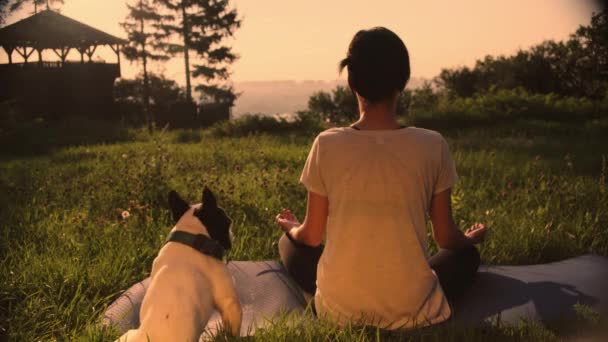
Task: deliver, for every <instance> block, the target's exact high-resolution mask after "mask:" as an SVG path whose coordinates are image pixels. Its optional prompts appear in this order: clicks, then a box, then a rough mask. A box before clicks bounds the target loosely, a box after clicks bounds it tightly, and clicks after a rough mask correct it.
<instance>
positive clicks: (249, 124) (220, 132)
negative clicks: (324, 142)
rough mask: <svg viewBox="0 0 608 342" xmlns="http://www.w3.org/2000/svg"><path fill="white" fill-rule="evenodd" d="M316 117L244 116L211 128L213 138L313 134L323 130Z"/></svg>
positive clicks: (310, 115)
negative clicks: (292, 118)
mask: <svg viewBox="0 0 608 342" xmlns="http://www.w3.org/2000/svg"><path fill="white" fill-rule="evenodd" d="M323 128H324V126H323V125H322V124H321V122H320V120H319V119H318V117H316V116H315V115H314V114H311V113H309V112H298V114H297V117H296V118H295V120H287V119H285V118H276V117H272V116H264V115H261V114H254V115H245V116H242V117H240V118H238V119H234V120H230V121H224V122H220V123H218V124H216V125H214V126H212V127H211V129H210V131H211V134H213V135H215V136H233V137H234V136H247V135H251V134H258V133H268V134H277V135H280V134H285V133H293V132H298V133H303V134H314V133H318V132H320V131H321V130H323Z"/></svg>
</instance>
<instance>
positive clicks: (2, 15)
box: [0, 0, 64, 24]
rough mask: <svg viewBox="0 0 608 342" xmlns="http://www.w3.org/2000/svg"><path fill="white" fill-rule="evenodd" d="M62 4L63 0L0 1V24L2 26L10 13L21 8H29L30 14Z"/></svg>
mask: <svg viewBox="0 0 608 342" xmlns="http://www.w3.org/2000/svg"><path fill="white" fill-rule="evenodd" d="M63 3H64V0H0V24H4V21H5V20H6V18H7V17H8V16H9V15H10V14H11V13H12V12H15V11H18V10H20V9H22V8H31V11H32V12H38V11H41V10H43V9H46V6H49V8H51V9H52V6H54V5H63Z"/></svg>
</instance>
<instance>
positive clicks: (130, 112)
mask: <svg viewBox="0 0 608 342" xmlns="http://www.w3.org/2000/svg"><path fill="white" fill-rule="evenodd" d="M148 80H149V96H150V107H149V110H150V112H151V113H153V115H154V116H168V115H169V114H170V112H171V111H172V109H173V108H175V107H176V105H178V104H180V103H183V102H184V101H185V95H184V91H183V89H182V88H180V87H179V85H178V84H177V83H176V82H175V81H173V80H169V79H166V78H164V77H163V76H162V75H155V74H152V73H150V74H149V75H148ZM143 97H144V96H143V75H141V76H138V77H137V78H135V79H121V80H119V81H118V82H116V84H115V85H114V101H115V102H116V103H117V105H118V107H119V108H120V112H121V113H122V114H123V115H125V116H129V117H128V120H129V121H133V123H135V124H137V123H141V116H142V115H145V112H144V104H143Z"/></svg>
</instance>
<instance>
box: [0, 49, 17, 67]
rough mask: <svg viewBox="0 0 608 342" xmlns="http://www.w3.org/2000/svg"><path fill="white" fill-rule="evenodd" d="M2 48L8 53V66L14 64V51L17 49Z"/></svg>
mask: <svg viewBox="0 0 608 342" xmlns="http://www.w3.org/2000/svg"><path fill="white" fill-rule="evenodd" d="M2 48H3V49H4V51H6V54H7V55H8V64H13V50H14V49H15V48H14V47H12V46H10V45H2Z"/></svg>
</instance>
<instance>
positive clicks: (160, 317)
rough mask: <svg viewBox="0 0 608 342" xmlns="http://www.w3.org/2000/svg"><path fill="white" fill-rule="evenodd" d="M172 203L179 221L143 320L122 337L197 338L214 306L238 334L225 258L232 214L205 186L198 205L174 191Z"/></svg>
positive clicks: (158, 264) (157, 266) (132, 340)
mask: <svg viewBox="0 0 608 342" xmlns="http://www.w3.org/2000/svg"><path fill="white" fill-rule="evenodd" d="M169 207H170V209H171V213H172V216H173V219H174V221H175V222H176V223H175V227H173V229H172V230H171V233H170V235H169V238H168V239H167V240H168V242H167V243H166V244H165V245H164V246H163V247H162V248H161V250H160V252H159V253H158V256H157V257H156V259H154V262H153V264H152V274H151V278H152V279H151V282H150V286H149V288H148V291H147V292H146V294H145V297H144V299H143V302H142V306H141V310H140V313H139V317H140V322H141V325H140V327H139V329H134V330H129V331H127V332H126V333H125V334H124V335H123V336H121V337H120V338H119V339H118V340H117V341H120V342H126V341H128V342H137V341H152V342H156V341H190V342H195V341H198V340H199V338H200V336H201V334H202V333H203V331H204V329H205V327H206V325H207V322H208V321H209V317H210V316H211V314H212V312H213V309H214V308H217V310H218V311H219V312H220V314H221V317H222V323H223V326H224V328H225V329H226V330H227V331H228V332H229V333H231V334H232V335H234V336H239V335H240V329H241V319H242V309H241V304H240V302H239V298H238V296H237V294H236V290H235V289H234V286H233V284H232V278H231V276H230V273H228V269H227V268H226V265H225V264H224V262H223V261H222V260H221V256H222V254H223V251H224V250H228V249H230V248H231V239H230V224H231V220H230V218H229V217H228V216H227V215H226V213H225V212H224V210H223V209H222V208H220V207H218V205H217V201H216V198H215V196H214V195H213V193H212V192H211V191H210V190H209V189H208V188H206V187H205V189H204V190H203V196H202V204H198V205H190V204H188V203H187V202H185V201H184V200H183V199H182V198H181V197H180V196H179V195H178V194H177V192H175V191H171V192H170V193H169Z"/></svg>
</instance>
